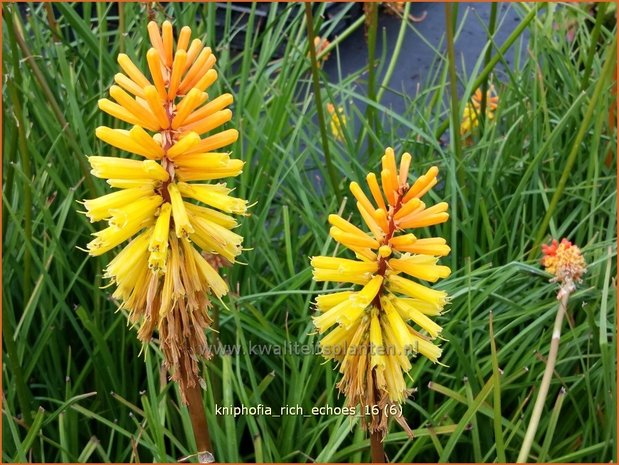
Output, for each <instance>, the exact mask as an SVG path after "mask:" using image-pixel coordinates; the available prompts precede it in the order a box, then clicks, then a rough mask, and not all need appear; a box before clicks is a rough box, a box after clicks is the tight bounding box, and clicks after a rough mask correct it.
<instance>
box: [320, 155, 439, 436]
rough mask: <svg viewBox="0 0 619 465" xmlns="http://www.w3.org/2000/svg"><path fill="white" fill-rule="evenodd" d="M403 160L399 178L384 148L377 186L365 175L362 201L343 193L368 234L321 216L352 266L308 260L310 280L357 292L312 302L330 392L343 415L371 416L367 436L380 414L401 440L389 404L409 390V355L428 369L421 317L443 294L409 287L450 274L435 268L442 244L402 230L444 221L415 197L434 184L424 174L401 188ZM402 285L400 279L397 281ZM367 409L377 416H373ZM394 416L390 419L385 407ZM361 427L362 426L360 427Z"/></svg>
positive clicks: (434, 355) (431, 326) (406, 159)
mask: <svg viewBox="0 0 619 465" xmlns="http://www.w3.org/2000/svg"><path fill="white" fill-rule="evenodd" d="M410 163H411V156H410V155H409V154H408V153H405V154H404V155H402V159H401V161H400V166H399V169H398V167H397V166H396V160H395V154H394V152H393V150H392V149H391V148H388V149H386V151H385V155H384V156H383V158H382V171H381V175H380V178H381V184H382V189H381V187H380V185H379V181H378V180H377V177H376V176H375V175H374V173H370V174H369V175H368V176H367V183H368V186H369V188H370V193H371V198H372V199H373V201H372V200H370V198H369V197H368V196H367V195H366V194H365V193H364V192H363V190H362V189H361V187H360V186H359V185H358V184H357V183H355V182H353V183H351V184H350V191H351V192H352V194H353V196H354V197H355V198H356V199H357V208H358V210H359V212H360V213H361V216H362V217H363V219H364V221H365V223H366V225H367V227H368V229H369V232H366V231H363V230H362V229H359V228H358V227H356V226H354V225H353V224H352V223H350V222H348V221H346V220H345V219H343V218H341V217H340V216H338V215H330V216H329V222H330V223H331V225H332V228H331V231H330V234H331V237H333V238H334V239H335V240H336V241H337V242H339V243H340V244H342V245H343V246H345V247H347V248H348V249H350V250H351V251H353V252H354V254H355V256H356V258H357V259H356V260H350V259H345V258H336V257H313V258H312V266H313V268H314V279H315V280H316V281H335V282H342V283H351V284H353V285H357V286H360V287H361V288H360V289H359V290H353V291H343V292H336V293H332V294H325V295H321V296H319V297H318V298H317V299H316V306H317V307H318V310H319V311H320V312H321V314H320V315H319V316H316V317H315V318H314V324H315V326H316V328H317V329H318V332H319V333H321V334H325V333H326V334H325V335H324V336H323V337H322V339H321V342H320V344H321V348H322V351H323V355H324V357H325V358H327V359H334V360H336V361H337V362H338V363H339V371H340V372H341V373H342V374H343V378H342V380H341V381H340V383H339V384H338V387H339V389H340V390H341V391H342V392H343V393H344V394H345V395H346V399H347V404H348V405H349V406H351V407H354V406H358V405H360V406H361V412H362V414H367V413H368V412H369V411H371V412H372V415H371V416H372V419H371V422H370V424H369V429H370V431H371V432H372V433H374V432H380V433H382V434H383V435H384V434H385V433H386V431H387V415H385V414H384V412H391V413H389V415H391V416H394V417H395V418H396V420H397V421H398V422H399V423H400V424H401V425H402V426H403V427H404V428H405V429H406V430H407V431H409V432H410V429H409V428H408V425H407V424H406V421H405V420H404V419H403V418H402V416H401V415H400V414H394V413H393V412H394V411H397V412H399V405H400V404H401V403H402V402H403V401H404V400H405V399H406V397H407V396H408V395H409V393H410V389H409V388H408V387H407V385H406V381H405V379H404V374H405V373H407V372H408V371H409V370H410V369H411V368H412V366H411V363H410V361H409V357H408V355H409V353H411V352H412V353H413V354H417V353H420V354H422V355H423V356H425V357H427V358H429V359H430V360H431V361H432V362H437V361H438V359H439V357H440V355H441V349H440V348H439V347H438V346H437V345H435V344H434V343H433V342H432V341H433V340H435V339H436V338H437V337H438V336H439V334H440V332H441V329H442V328H441V327H440V326H439V325H438V324H437V323H435V322H434V321H433V320H432V318H431V317H433V316H437V315H439V314H440V313H441V310H442V309H443V306H444V305H445V303H446V302H447V294H446V293H445V292H443V291H437V290H432V289H430V288H428V287H426V286H425V285H423V284H420V283H418V282H416V281H414V280H412V279H410V278H416V279H418V280H423V281H429V282H436V281H437V280H438V279H440V278H446V277H448V276H449V274H450V272H451V271H450V269H449V268H448V267H446V266H441V265H438V264H437V261H438V258H439V257H442V256H445V255H447V254H448V253H449V251H450V248H449V246H447V244H446V242H445V240H444V239H442V238H426V239H420V238H417V237H416V236H415V235H413V234H412V233H407V232H405V230H407V229H412V228H422V227H425V226H432V225H436V224H439V223H443V222H445V221H447V219H448V218H449V215H448V213H447V203H445V202H441V203H438V204H436V205H434V206H432V207H428V208H426V205H425V203H424V202H423V201H422V200H421V198H422V197H423V196H424V195H425V194H426V193H427V192H428V191H429V190H430V189H431V188H432V187H433V186H434V185H435V184H436V182H437V179H436V176H437V174H438V169H437V168H436V167H432V168H430V169H429V170H428V172H427V173H426V174H425V175H422V176H420V177H419V178H418V179H417V180H416V181H415V182H414V183H412V184H409V183H408V171H409V167H410ZM405 276H406V277H405ZM375 406H378V411H379V412H380V413H378V414H376V413H375V412H376V410H375ZM393 407H395V410H394V408H393ZM364 425H365V422H364Z"/></svg>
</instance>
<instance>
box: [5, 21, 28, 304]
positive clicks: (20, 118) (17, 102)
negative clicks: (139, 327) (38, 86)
mask: <svg viewBox="0 0 619 465" xmlns="http://www.w3.org/2000/svg"><path fill="white" fill-rule="evenodd" d="M5 19H6V21H7V26H8V28H9V30H11V29H12V30H13V31H14V34H9V42H10V46H11V58H12V59H13V73H14V75H13V79H9V80H8V81H7V90H8V94H9V96H10V98H11V102H12V104H13V114H14V115H15V122H16V124H17V148H18V151H19V155H20V164H21V170H22V172H23V173H24V178H25V181H24V182H23V183H22V186H23V192H22V195H23V200H24V205H23V212H24V236H25V237H24V239H25V241H26V242H27V243H28V244H32V190H31V184H30V183H31V182H32V168H31V166H30V154H29V153H28V144H27V143H26V121H25V119H24V112H23V107H22V103H21V102H22V99H21V98H20V97H19V95H18V93H17V88H16V86H15V83H16V82H22V78H21V72H20V70H19V60H18V56H17V45H16V36H17V28H15V27H14V26H15V24H14V18H13V15H12V14H11V13H7V14H6V15H5ZM22 264H23V270H22V271H23V278H22V298H23V304H24V305H25V304H26V302H28V300H29V299H30V292H31V290H32V283H31V277H30V273H31V268H32V267H31V265H32V257H31V255H30V247H29V246H28V245H24V256H23V260H22Z"/></svg>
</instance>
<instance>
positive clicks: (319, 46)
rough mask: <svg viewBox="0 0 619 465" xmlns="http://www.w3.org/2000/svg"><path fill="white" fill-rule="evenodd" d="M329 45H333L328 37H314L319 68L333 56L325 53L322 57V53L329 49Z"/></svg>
mask: <svg viewBox="0 0 619 465" xmlns="http://www.w3.org/2000/svg"><path fill="white" fill-rule="evenodd" d="M329 45H331V42H330V41H329V39H327V38H326V37H320V36H316V37H314V48H315V49H316V60H317V61H318V65H319V66H322V64H323V63H324V62H325V61H327V60H328V59H329V57H330V56H331V53H325V54H324V55H321V53H322V52H324V51H325V50H326V49H327V47H329Z"/></svg>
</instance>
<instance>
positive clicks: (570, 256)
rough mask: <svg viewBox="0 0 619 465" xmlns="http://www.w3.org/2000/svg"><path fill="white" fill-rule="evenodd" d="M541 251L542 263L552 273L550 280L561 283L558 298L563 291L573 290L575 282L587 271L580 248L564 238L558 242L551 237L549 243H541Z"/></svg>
mask: <svg viewBox="0 0 619 465" xmlns="http://www.w3.org/2000/svg"><path fill="white" fill-rule="evenodd" d="M542 253H543V257H542V265H543V266H544V268H545V269H546V271H547V272H548V273H550V274H552V275H553V277H552V281H553V282H557V283H559V284H560V285H561V292H559V296H558V298H561V296H562V295H563V293H565V292H567V293H571V292H573V291H574V290H575V289H576V286H575V283H579V282H580V281H582V276H583V275H584V274H585V273H586V272H587V264H586V262H585V259H584V257H583V256H582V252H581V251H580V248H579V247H578V246H576V245H573V244H572V243H571V242H570V241H568V240H567V239H565V238H564V239H562V240H561V242H560V243H559V242H557V240H556V239H553V240H552V242H551V243H550V245H547V244H543V245H542Z"/></svg>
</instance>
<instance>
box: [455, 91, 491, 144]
mask: <svg viewBox="0 0 619 465" xmlns="http://www.w3.org/2000/svg"><path fill="white" fill-rule="evenodd" d="M481 101H482V93H481V89H477V90H476V91H475V93H474V94H473V95H472V97H471V101H470V102H468V103H467V104H466V107H464V113H463V114H462V122H461V123H460V134H461V135H466V134H470V133H471V131H472V130H473V128H476V127H477V126H479V118H478V116H479V114H480V113H481ZM498 105H499V96H498V95H496V92H495V90H494V86H490V89H489V90H488V92H487V93H486V118H487V119H489V120H493V119H494V113H495V111H496V109H497V107H498Z"/></svg>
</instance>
